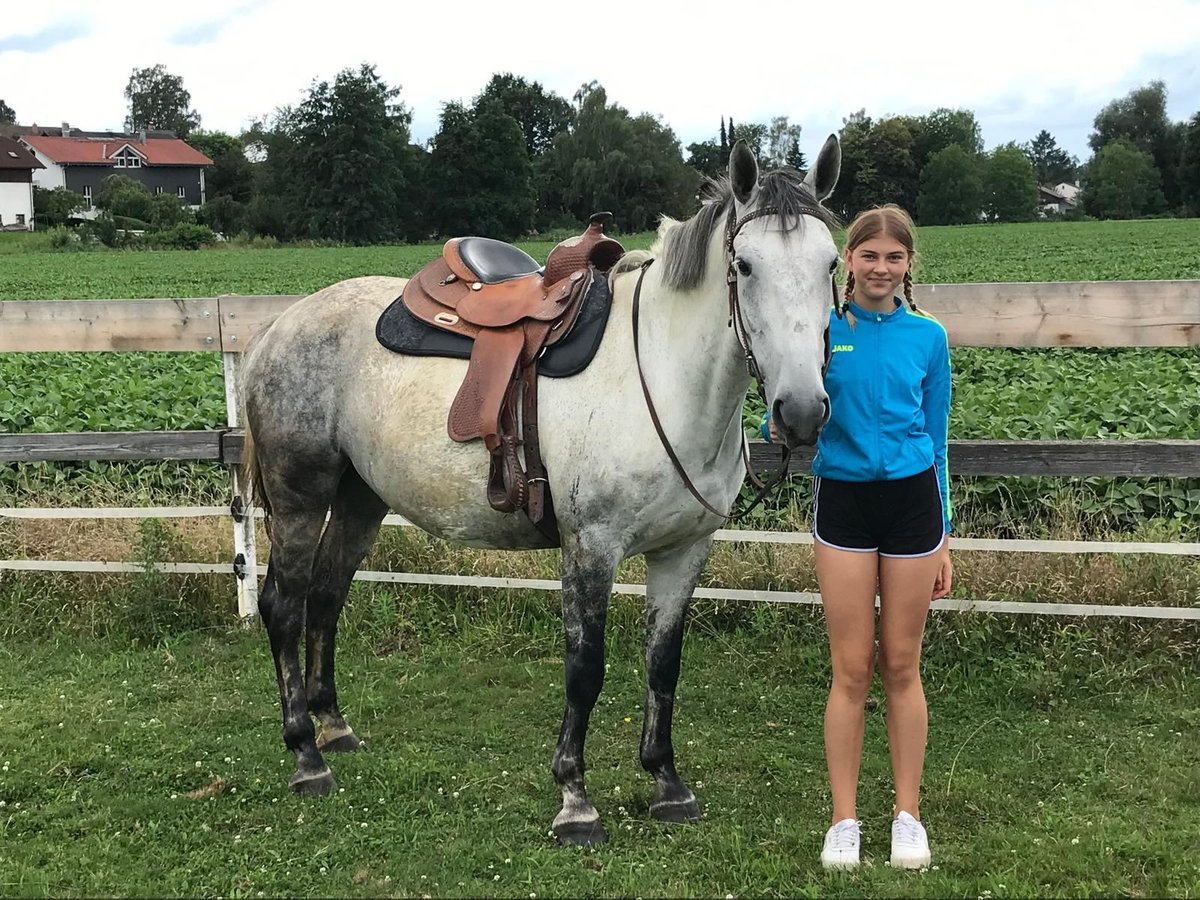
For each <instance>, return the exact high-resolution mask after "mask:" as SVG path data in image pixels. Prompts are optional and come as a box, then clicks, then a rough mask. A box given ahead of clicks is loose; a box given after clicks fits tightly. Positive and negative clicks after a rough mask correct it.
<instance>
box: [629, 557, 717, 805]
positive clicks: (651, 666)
mask: <svg viewBox="0 0 1200 900" xmlns="http://www.w3.org/2000/svg"><path fill="white" fill-rule="evenodd" d="M711 548H712V538H710V537H708V538H704V539H702V540H700V541H697V542H696V543H694V544H691V545H689V546H687V547H684V548H673V549H671V550H668V551H661V552H657V553H647V554H646V707H645V716H644V719H643V722H642V742H641V752H640V755H641V761H642V767H643V768H644V769H645V770H646V771H647V772H649V773H650V774H651V775H653V776H654V781H655V784H656V791H655V796H654V800H653V801H651V803H650V815H651V816H653V817H654V818H656V819H661V820H662V821H665V822H694V821H697V820H699V818H700V805H699V804H698V803H697V802H696V797H695V795H694V794H693V793H692V792H691V790H689V789H688V787H687V785H685V784H684V783H683V781H682V779H680V777H679V774H678V772H676V770H675V748H674V746H673V745H672V743H671V721H672V718H673V715H674V711H675V688H676V685H677V684H678V682H679V661H680V655H681V653H682V651H683V625H684V619H685V617H686V615H687V608H688V603H689V602H690V601H691V598H692V593H693V591H695V589H696V582H697V581H698V580H699V578H700V572H701V571H702V570H703V569H704V564H705V562H706V561H707V560H708V554H709V551H710V550H711Z"/></svg>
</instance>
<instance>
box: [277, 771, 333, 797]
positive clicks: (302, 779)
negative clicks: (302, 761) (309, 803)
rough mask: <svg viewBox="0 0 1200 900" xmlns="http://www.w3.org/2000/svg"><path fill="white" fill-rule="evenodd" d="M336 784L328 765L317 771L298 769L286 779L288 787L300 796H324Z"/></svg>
mask: <svg viewBox="0 0 1200 900" xmlns="http://www.w3.org/2000/svg"><path fill="white" fill-rule="evenodd" d="M336 786H337V782H335V781H334V780H333V773H332V772H330V771H329V768H328V766H327V767H326V768H325V769H324V770H322V771H319V772H301V771H300V770H299V769H297V770H296V772H295V773H294V774H293V775H292V777H291V778H289V779H288V787H290V788H291V789H292V790H293V791H295V792H296V793H297V794H299V795H301V796H302V797H326V796H328V795H329V793H330V792H331V791H332V790H333V789H334V788H335V787H336Z"/></svg>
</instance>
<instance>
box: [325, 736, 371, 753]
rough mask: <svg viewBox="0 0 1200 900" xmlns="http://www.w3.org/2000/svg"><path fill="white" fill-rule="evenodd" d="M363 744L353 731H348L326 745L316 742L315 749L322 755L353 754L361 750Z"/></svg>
mask: <svg viewBox="0 0 1200 900" xmlns="http://www.w3.org/2000/svg"><path fill="white" fill-rule="evenodd" d="M363 746H364V744H363V742H362V741H360V740H359V739H358V735H357V734H355V733H354V732H353V731H348V732H346V734H343V735H342V736H341V737H336V738H334V739H333V740H331V741H328V742H327V743H321V742H320V741H317V749H318V750H320V751H321V752H322V753H353V752H354V751H355V750H361V749H362V748H363Z"/></svg>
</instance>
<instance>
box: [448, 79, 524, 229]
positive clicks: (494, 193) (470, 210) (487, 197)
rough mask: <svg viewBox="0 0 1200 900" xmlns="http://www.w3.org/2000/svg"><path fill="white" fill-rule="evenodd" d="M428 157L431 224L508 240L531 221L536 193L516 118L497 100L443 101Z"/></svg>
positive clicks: (487, 97) (490, 98) (482, 98)
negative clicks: (465, 103) (466, 103)
mask: <svg viewBox="0 0 1200 900" xmlns="http://www.w3.org/2000/svg"><path fill="white" fill-rule="evenodd" d="M432 146H433V149H432V152H431V154H430V158H429V184H430V206H431V210H430V212H431V214H432V216H433V221H434V225H435V227H436V228H437V230H438V231H439V232H441V233H442V234H447V235H461V234H479V235H483V236H485V237H493V238H499V239H502V240H512V239H513V238H516V237H518V236H520V235H522V234H524V233H525V232H526V231H528V229H529V227H530V225H532V223H533V214H534V209H535V205H536V202H537V195H536V193H535V192H534V186H533V166H532V165H531V164H530V162H529V156H528V155H527V154H526V151H525V134H524V133H523V132H522V130H521V126H520V124H519V123H518V122H517V120H516V119H514V118H513V117H512V116H510V115H509V114H508V113H507V112H505V111H504V107H503V106H502V105H501V103H500V101H499V100H496V99H495V98H494V97H490V96H487V95H486V94H485V95H481V96H480V97H479V100H478V101H477V103H476V106H475V108H473V109H467V108H466V107H464V106H463V105H462V104H460V103H447V104H446V105H445V106H444V107H443V108H442V119H441V128H439V129H438V133H437V134H436V135H434V138H433V142H432Z"/></svg>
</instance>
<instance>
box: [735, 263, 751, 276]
mask: <svg viewBox="0 0 1200 900" xmlns="http://www.w3.org/2000/svg"><path fill="white" fill-rule="evenodd" d="M733 264H734V265H735V266H736V267H737V270H738V274H739V275H742V276H745V275H749V274H750V263H748V262H746V261H745V260H744V259H735V260H734V261H733Z"/></svg>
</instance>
